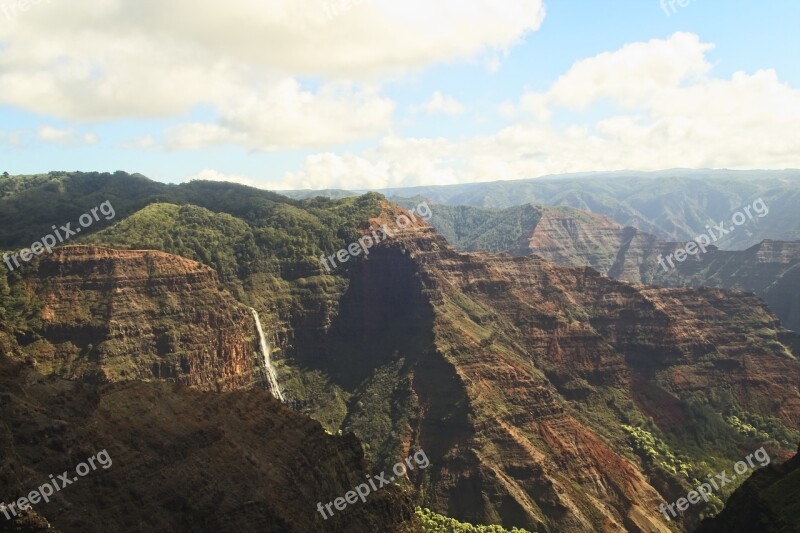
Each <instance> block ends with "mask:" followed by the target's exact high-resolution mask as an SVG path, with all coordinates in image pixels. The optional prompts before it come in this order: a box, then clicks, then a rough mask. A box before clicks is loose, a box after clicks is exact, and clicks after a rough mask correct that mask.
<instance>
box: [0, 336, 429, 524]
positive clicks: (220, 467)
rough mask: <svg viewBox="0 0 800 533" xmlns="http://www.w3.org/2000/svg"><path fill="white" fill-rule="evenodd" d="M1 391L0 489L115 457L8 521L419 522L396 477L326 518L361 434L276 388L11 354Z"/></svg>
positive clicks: (353, 479) (352, 470)
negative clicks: (58, 368) (69, 366)
mask: <svg viewBox="0 0 800 533" xmlns="http://www.w3.org/2000/svg"><path fill="white" fill-rule="evenodd" d="M4 335H6V332H5V331H3V330H2V328H0V337H3V336H4ZM0 390H1V391H2V393H0V409H1V410H2V416H0V443H2V446H0V501H3V502H7V503H8V502H11V501H15V500H16V499H17V498H19V497H21V496H23V495H27V494H28V493H29V492H30V491H31V490H32V489H35V488H36V487H38V486H40V485H41V484H42V483H43V482H46V481H47V480H48V476H49V475H50V474H54V475H56V476H57V475H59V474H61V472H63V471H65V470H66V471H69V472H70V476H72V475H74V474H73V473H74V472H75V468H76V465H78V464H79V463H81V462H83V461H86V460H87V458H88V457H93V456H95V454H97V453H98V452H101V451H102V450H106V452H107V455H108V457H109V458H110V459H111V465H110V466H109V467H108V468H107V469H106V468H102V467H100V466H99V465H98V467H97V469H96V470H94V471H90V472H89V473H88V474H87V475H85V476H84V477H82V478H80V479H78V480H77V481H75V482H74V483H72V484H70V485H69V486H67V487H64V488H63V490H60V491H58V492H56V493H55V494H54V495H53V496H52V497H51V499H50V501H49V503H46V502H43V501H40V502H39V503H37V504H36V505H35V506H34V509H33V512H32V513H28V514H27V515H26V516H23V517H21V518H20V519H19V520H12V521H7V520H6V519H5V517H2V515H0V517H2V519H0V531H27V532H35V531H63V532H72V531H75V532H77V531H86V532H98V533H99V532H108V531H222V532H232V533H238V532H242V531H267V532H286V533H294V532H296V533H306V532H323V531H324V532H328V531H332V532H342V533H349V532H351V531H388V532H396V533H412V532H416V531H419V526H418V525H417V523H416V520H415V518H414V509H413V506H412V504H411V501H410V499H409V498H408V496H407V495H406V494H404V493H403V491H402V490H401V489H400V488H399V487H397V486H394V485H392V486H389V487H383V489H382V490H380V491H377V492H374V493H373V494H370V495H369V496H368V498H367V501H366V502H365V503H362V502H361V501H358V502H357V504H353V505H348V508H347V509H345V511H342V512H336V514H335V515H334V516H333V517H329V518H328V519H327V521H326V520H325V519H323V517H322V516H321V515H320V513H319V512H318V511H317V503H318V502H322V503H323V504H325V503H328V502H331V501H333V500H334V499H336V498H338V497H340V496H344V494H345V493H346V492H348V491H350V490H351V489H352V488H353V487H355V486H357V485H359V484H361V483H362V482H364V479H365V477H366V475H367V473H368V470H367V467H366V464H365V462H364V455H363V451H362V449H361V444H360V443H359V441H358V440H357V439H356V438H355V437H354V436H353V435H346V436H344V437H337V436H333V435H328V434H326V433H325V432H324V431H323V430H322V428H321V426H320V424H319V423H318V422H315V421H312V420H310V419H309V418H307V417H305V416H303V415H300V414H298V413H295V412H293V411H291V410H289V409H287V408H286V407H285V406H284V405H283V404H281V403H280V402H279V401H277V400H275V399H274V398H273V397H272V396H270V394H269V393H268V392H267V391H264V390H258V389H254V390H247V391H236V392H223V393H209V392H203V391H197V390H192V389H190V388H188V387H185V386H182V385H177V384H169V383H164V382H151V383H143V382H130V383H115V384H104V385H97V384H92V383H81V382H76V381H67V380H63V379H60V378H56V377H43V376H41V375H40V374H38V373H37V372H36V371H35V370H34V369H33V368H32V367H31V366H30V365H28V364H24V363H20V362H18V361H16V360H13V359H10V358H8V357H7V356H5V355H0ZM107 464H108V463H107V462H106V465H107ZM50 528H52V529H50Z"/></svg>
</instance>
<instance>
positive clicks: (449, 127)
mask: <svg viewBox="0 0 800 533" xmlns="http://www.w3.org/2000/svg"><path fill="white" fill-rule="evenodd" d="M798 21H800V2H797V1H796V0H772V1H770V2H766V3H765V2H755V1H745V0H729V1H725V2H720V1H719V0H664V1H663V2H662V1H661V0H624V1H623V0H616V1H613V2H612V1H607V2H602V1H598V0H591V1H590V0H580V1H579V0H551V1H545V2H543V1H540V0H502V1H500V0H457V1H456V0H403V1H402V2H399V1H397V0H225V1H224V2H219V1H211V0H0V172H3V171H6V172H9V173H11V174H34V173H42V172H48V171H52V170H64V171H72V170H82V171H108V172H113V171H117V170H124V171H127V172H131V173H133V172H139V173H141V174H144V175H146V176H148V177H150V178H152V179H156V180H159V181H164V182H171V183H178V182H184V181H188V180H192V179H211V180H226V181H234V182H238V183H244V184H247V185H253V186H257V187H261V188H267V189H277V190H285V189H326V188H345V189H378V188H386V187H402V186H412V185H445V184H453V183H467V182H480V181H495V180H501V179H502V180H507V179H522V178H535V177H540V176H544V175H549V174H560V173H568V172H585V171H607V170H621V169H631V170H643V171H644V170H660V169H667V168H732V169H784V168H800V70H798V66H797V59H796V54H797V51H798V49H800V46H798V37H797V29H796V26H797V22H798Z"/></svg>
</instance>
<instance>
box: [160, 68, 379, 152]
mask: <svg viewBox="0 0 800 533" xmlns="http://www.w3.org/2000/svg"><path fill="white" fill-rule="evenodd" d="M393 111H394V103H393V102H392V101H391V100H388V99H386V98H382V97H380V96H379V95H378V94H377V91H376V90H374V89H368V88H367V89H360V90H356V89H354V88H352V87H350V86H347V85H341V84H338V85H333V84H329V85H326V86H324V87H322V88H321V89H319V90H318V91H317V93H316V94H314V93H311V92H308V91H303V90H301V88H300V86H299V85H298V83H297V82H296V81H295V80H293V79H286V80H284V81H282V82H279V83H275V84H273V85H271V86H268V87H266V88H265V89H264V90H263V91H262V92H259V93H258V94H256V93H254V92H251V91H249V90H239V89H235V90H232V94H231V97H230V98H229V100H228V101H227V102H226V105H225V106H224V107H223V111H222V112H221V116H220V118H219V120H218V122H216V123H191V124H184V125H181V126H179V127H177V128H175V129H173V130H171V131H170V132H168V142H167V146H168V147H169V148H186V149H197V148H203V147H206V146H210V145H217V144H238V145H240V146H245V147H247V148H250V149H253V150H263V151H277V150H286V149H294V148H302V147H317V148H319V147H325V146H332V145H337V144H341V143H346V142H349V141H354V140H358V139H362V138H366V137H372V136H375V135H380V134H384V133H387V132H388V131H389V129H390V127H391V118H392V112H393Z"/></svg>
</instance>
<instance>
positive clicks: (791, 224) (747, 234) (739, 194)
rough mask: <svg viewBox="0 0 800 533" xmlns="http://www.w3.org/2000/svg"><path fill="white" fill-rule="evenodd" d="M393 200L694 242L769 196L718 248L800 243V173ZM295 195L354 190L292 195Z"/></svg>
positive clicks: (533, 184) (628, 175) (583, 182)
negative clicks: (595, 218) (590, 220)
mask: <svg viewBox="0 0 800 533" xmlns="http://www.w3.org/2000/svg"><path fill="white" fill-rule="evenodd" d="M376 192H380V193H381V194H384V195H386V196H387V197H389V198H392V199H393V198H395V197H399V198H410V197H417V196H419V197H423V198H427V199H429V200H431V201H432V202H433V203H438V204H445V205H451V206H458V205H463V206H475V207H512V206H518V205H524V204H528V203H535V204H540V205H551V206H558V205H563V206H568V207H574V208H577V209H581V210H584V211H587V212H591V213H595V214H600V215H605V216H606V217H608V218H610V219H611V220H613V221H615V222H617V223H618V224H621V225H622V226H631V227H634V228H637V229H639V230H641V231H644V232H646V233H650V234H652V235H655V236H656V237H658V238H660V239H663V240H666V241H687V240H691V239H694V238H695V237H697V236H698V235H700V234H702V233H706V232H707V231H708V230H707V229H706V226H707V225H711V226H713V225H714V224H718V223H720V222H723V221H726V222H727V221H730V220H731V217H732V216H733V214H734V213H736V212H737V211H738V210H739V209H741V208H743V207H744V206H747V205H750V204H752V203H753V202H754V201H755V200H757V199H759V198H761V199H762V200H763V201H764V203H765V204H766V205H767V206H768V208H769V211H770V212H769V215H767V216H765V217H763V218H759V219H758V220H757V221H755V222H753V223H749V224H746V225H743V226H742V227H741V228H740V229H738V228H737V231H736V232H733V233H731V234H729V235H726V236H724V237H723V238H721V239H720V240H719V242H717V243H715V244H716V245H717V246H718V247H720V248H722V249H729V250H743V249H745V248H748V247H750V246H753V245H754V244H757V243H759V242H761V241H762V240H764V239H774V240H787V241H790V240H800V218H798V217H797V213H798V212H800V171H798V170H785V171H777V170H754V171H728V170H667V171H661V172H632V171H625V172H598V173H586V174H572V175H565V176H558V177H545V178H537V179H529V180H517V181H494V182H487V183H468V184H463V185H444V186H436V187H405V188H398V189H382V190H377V191H376ZM283 194H286V195H287V196H290V197H298V198H299V197H312V196H316V195H318V194H322V195H325V196H329V197H334V198H335V197H342V196H346V195H348V194H357V193H356V192H347V191H288V192H284V193H283Z"/></svg>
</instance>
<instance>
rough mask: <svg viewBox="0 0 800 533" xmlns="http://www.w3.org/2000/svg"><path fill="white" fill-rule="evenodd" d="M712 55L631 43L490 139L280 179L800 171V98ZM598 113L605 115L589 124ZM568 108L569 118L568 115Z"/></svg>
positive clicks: (369, 156)
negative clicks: (718, 69) (723, 74)
mask: <svg viewBox="0 0 800 533" xmlns="http://www.w3.org/2000/svg"><path fill="white" fill-rule="evenodd" d="M712 48H713V46H712V45H710V44H707V43H702V42H701V41H700V39H699V38H698V37H697V36H696V35H691V34H685V33H678V34H675V35H673V36H672V37H670V38H669V39H665V40H652V41H648V42H644V43H633V44H629V45H626V46H624V47H623V48H621V49H620V50H617V51H615V52H610V53H603V54H600V55H598V56H595V57H592V58H588V59H584V60H582V61H578V62H576V63H575V64H574V65H573V66H572V67H571V68H570V69H569V70H568V71H567V72H566V73H565V74H564V75H563V76H561V77H559V78H558V79H557V81H556V82H554V83H553V84H552V86H551V87H550V89H549V90H548V91H546V92H544V93H528V94H525V95H523V96H522V97H521V98H520V101H519V103H518V104H517V105H514V104H511V103H508V102H506V103H504V104H503V105H501V106H500V107H499V111H500V113H501V115H502V116H504V117H505V118H507V119H509V120H513V121H512V124H511V125H509V126H508V127H506V128H504V129H502V130H500V131H498V132H496V133H494V134H493V135H486V136H480V137H473V138H470V139H466V140H463V141H458V142H455V141H448V140H443V139H424V138H423V139H420V138H416V139H401V138H396V137H389V138H386V139H384V141H383V142H382V143H381V144H380V145H379V146H378V148H376V149H374V150H370V151H368V152H365V153H363V154H360V155H354V154H343V155H336V154H325V158H324V159H322V158H320V157H318V156H312V157H309V158H308V160H307V161H306V163H305V165H304V166H303V168H302V169H301V170H300V171H299V172H293V173H287V174H286V176H285V177H284V180H283V182H284V183H286V184H287V185H288V187H289V188H295V187H315V188H316V187H318V188H323V187H324V188H330V187H343V188H350V189H353V188H364V187H375V188H379V187H394V186H407V185H420V184H437V183H439V184H447V183H455V182H459V183H464V182H474V181H491V180H499V179H521V178H529V177H537V176H542V175H546V174H557V173H565V172H581V171H595V170H619V169H635V170H658V169H664V168H675V167H689V168H709V167H710V168H739V169H748V168H750V169H752V168H789V167H794V168H797V167H800V91H798V90H797V89H794V88H792V87H790V86H789V85H787V84H786V83H783V82H781V80H780V79H779V77H778V75H777V73H776V72H775V71H773V70H760V71H757V72H754V73H749V74H748V73H745V72H737V73H735V74H734V75H733V76H731V77H730V79H722V78H714V77H713V76H712V70H711V66H710V63H709V61H708V59H707V57H706V56H707V53H708V52H709V51H710V50H711V49H712ZM609 104H610V106H611V111H608V110H607V107H604V106H608V105H609ZM595 105H597V106H599V110H600V111H601V112H604V115H605V116H602V117H601V118H599V119H596V118H592V119H585V120H582V119H581V118H580V117H581V115H580V113H582V112H583V111H582V110H586V111H589V110H590V109H591V108H592V106H595ZM563 108H566V109H568V110H570V111H572V113H570V114H568V115H567V118H564V117H561V116H560V115H559V113H560V111H561V110H562V109H563ZM576 110H577V112H578V114H577V116H578V118H575V116H576V114H575V112H574V111H576ZM586 116H593V117H594V115H593V114H592V113H587V115H586Z"/></svg>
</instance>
